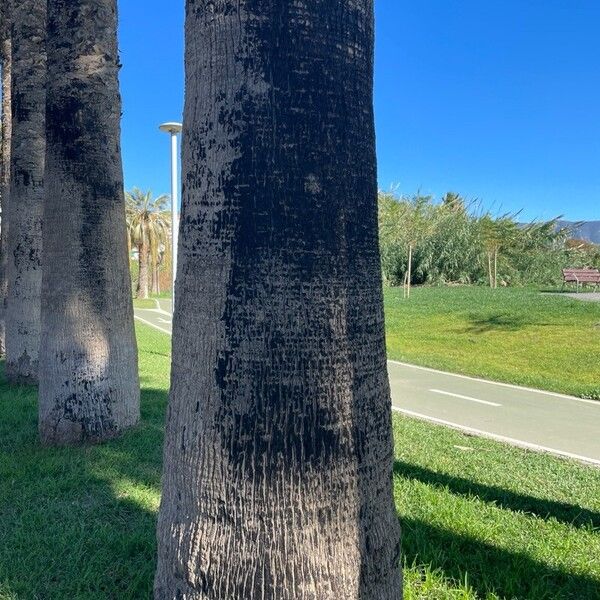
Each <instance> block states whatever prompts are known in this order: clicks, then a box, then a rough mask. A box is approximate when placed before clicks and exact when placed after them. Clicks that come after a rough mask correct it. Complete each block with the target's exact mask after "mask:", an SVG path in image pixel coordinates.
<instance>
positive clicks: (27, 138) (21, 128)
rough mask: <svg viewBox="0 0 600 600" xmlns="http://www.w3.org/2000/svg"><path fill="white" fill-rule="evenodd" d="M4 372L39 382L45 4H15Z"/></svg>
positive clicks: (36, 0)
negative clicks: (10, 200)
mask: <svg viewBox="0 0 600 600" xmlns="http://www.w3.org/2000/svg"><path fill="white" fill-rule="evenodd" d="M13 11H14V15H13V16H14V26H13V34H12V86H13V89H12V99H13V106H12V110H13V121H12V148H11V163H12V164H11V184H10V185H11V187H10V197H11V199H12V202H10V205H9V215H8V216H9V222H10V224H11V226H10V230H9V234H8V273H7V278H8V299H7V310H6V376H7V379H8V380H9V381H11V382H13V383H35V382H37V377H38V351H39V345H40V310H41V306H40V295H41V288H42V266H41V252H42V212H43V205H44V161H45V152H46V131H45V116H46V44H45V38H46V3H45V2H39V0H21V1H20V2H16V3H14V8H13Z"/></svg>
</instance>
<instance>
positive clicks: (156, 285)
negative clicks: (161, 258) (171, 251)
mask: <svg viewBox="0 0 600 600" xmlns="http://www.w3.org/2000/svg"><path fill="white" fill-rule="evenodd" d="M159 277H160V273H159V265H158V261H156V262H155V263H154V264H153V265H152V293H153V294H160V281H159Z"/></svg>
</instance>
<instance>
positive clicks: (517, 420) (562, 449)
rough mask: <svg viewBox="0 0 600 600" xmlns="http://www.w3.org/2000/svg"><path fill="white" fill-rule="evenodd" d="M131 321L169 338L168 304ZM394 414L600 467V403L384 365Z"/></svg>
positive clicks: (144, 311) (161, 302)
mask: <svg viewBox="0 0 600 600" xmlns="http://www.w3.org/2000/svg"><path fill="white" fill-rule="evenodd" d="M156 302H157V305H156V308H155V309H136V310H135V316H136V319H138V320H139V321H140V322H142V323H146V324H147V325H150V326H151V327H154V328H155V329H158V330H159V331H162V332H164V333H166V334H169V335H170V334H171V332H172V328H171V313H170V308H171V307H170V302H171V301H170V300H168V299H165V300H159V301H156ZM388 368H389V375H390V385H391V389H392V404H393V408H394V410H396V411H398V412H401V413H404V414H406V415H409V416H412V417H417V418H420V419H425V420H428V421H431V422H434V423H439V424H441V425H445V426H448V427H454V428H457V429H461V430H463V431H466V432H468V433H472V434H474V435H479V436H484V437H490V438H493V439H497V440H500V441H503V442H508V443H510V444H513V445H516V446H522V447H526V448H531V449H534V450H538V451H545V452H550V453H552V454H556V455H559V456H567V457H571V458H576V459H578V460H582V461H585V462H589V463H593V464H596V465H599V466H600V401H598V402H596V401H593V400H582V399H580V398H574V397H572V396H564V395H561V394H553V393H550V392H543V391H540V390H532V389H528V388H523V387H517V386H513V385H508V384H502V383H494V382H490V381H484V380H481V379H476V378H472V377H464V376H461V375H454V374H451V373H444V372H441V371H436V370H433V369H426V368H423V367H416V366H414V365H409V364H405V363H399V362H396V361H389V362H388Z"/></svg>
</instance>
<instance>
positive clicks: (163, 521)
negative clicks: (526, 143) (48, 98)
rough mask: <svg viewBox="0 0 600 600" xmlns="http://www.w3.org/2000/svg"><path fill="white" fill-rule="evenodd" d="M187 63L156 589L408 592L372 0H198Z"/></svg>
mask: <svg viewBox="0 0 600 600" xmlns="http://www.w3.org/2000/svg"><path fill="white" fill-rule="evenodd" d="M186 69H187V76H186V77H187V79H186V81H187V86H186V106H185V115H184V135H183V173H184V175H183V177H184V180H185V181H186V189H185V192H184V196H183V214H182V220H181V223H182V227H181V232H182V238H181V244H180V247H179V259H180V261H179V268H178V273H177V293H176V296H175V297H176V298H177V301H176V304H177V305H176V310H175V321H174V329H173V331H174V337H173V365H172V376H171V377H172V378H171V384H172V385H171V397H170V407H169V417H168V421H167V432H166V440H165V454H164V459H165V460H164V464H165V470H164V476H163V496H162V504H161V509H160V516H159V524H158V568H157V573H156V579H155V598H157V599H160V600H165V599H168V600H174V599H175V598H180V599H182V600H184V599H185V600H196V599H198V600H199V599H203V600H204V599H209V598H210V599H214V600H216V599H226V598H227V599H230V598H270V599H274V600H292V599H294V600H308V599H310V600H315V599H317V598H318V599H319V600H334V599H335V600H338V599H339V598H344V599H347V600H350V599H358V598H377V599H378V600H391V599H393V600H398V598H399V597H400V595H401V591H400V587H401V578H400V568H399V565H398V548H399V530H398V522H397V517H396V514H395V509H394V505H393V499H392V490H391V472H392V457H393V445H392V437H391V411H390V396H389V385H388V379H387V370H386V355H385V345H384V322H383V302H382V290H381V268H380V257H379V251H378V239H377V213H376V197H377V185H376V170H375V146H374V127H373V112H372V83H371V82H372V76H373V4H372V1H371V0H340V1H339V2H335V3H328V2H327V3H326V2H297V1H294V0H278V1H277V2H275V1H274V0H271V1H269V2H253V1H249V0H245V1H244V0H243V1H241V2H239V1H238V0H223V1H222V2H219V3H214V5H213V6H212V10H211V11H208V10H200V9H199V7H198V5H197V3H196V2H195V1H194V0H188V2H187V20H186ZM207 82H210V85H207Z"/></svg>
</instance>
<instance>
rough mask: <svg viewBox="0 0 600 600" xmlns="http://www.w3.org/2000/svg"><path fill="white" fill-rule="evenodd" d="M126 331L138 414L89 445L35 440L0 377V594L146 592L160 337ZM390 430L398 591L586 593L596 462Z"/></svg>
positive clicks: (582, 596)
mask: <svg viewBox="0 0 600 600" xmlns="http://www.w3.org/2000/svg"><path fill="white" fill-rule="evenodd" d="M417 298H418V296H417ZM138 340H139V348H140V368H141V379H142V385H143V388H144V389H143V394H142V424H141V426H140V427H139V428H137V429H136V430H135V431H132V432H130V433H128V434H127V435H125V436H124V437H123V438H122V439H119V440H115V441H112V442H110V443H107V444H104V445H101V446H95V447H89V448H78V449H64V450H48V449H42V448H40V447H39V445H38V443H37V437H36V407H35V392H34V390H32V389H28V388H20V389H15V388H10V387H8V386H7V385H6V384H4V383H0V599H2V600H9V599H10V600H16V599H19V600H30V599H40V600H55V599H65V600H79V599H86V600H103V599H118V600H125V599H132V600H139V599H144V598H149V597H150V590H151V587H152V578H153V573H154V566H155V563H154V560H155V559H154V554H155V520H156V511H157V509H158V503H159V489H160V471H161V455H162V449H161V446H162V437H163V419H164V411H165V406H166V399H167V392H166V390H167V386H168V371H169V356H168V352H169V345H170V344H169V338H168V337H167V336H166V335H163V334H161V333H159V332H155V331H154V330H152V329H149V328H147V327H145V326H139V327H138ZM2 381H3V379H2ZM394 428H395V436H396V444H397V447H396V463H395V475H394V490H395V495H396V503H397V507H398V513H399V515H400V518H401V520H402V524H403V530H404V540H403V551H404V560H405V562H406V564H407V569H406V571H405V583H406V590H405V598H407V599H408V600H410V599H432V600H442V599H461V600H474V599H476V598H479V599H486V600H490V599H498V598H506V599H507V600H512V599H514V598H519V599H531V600H537V599H547V600H559V599H567V598H569V599H573V600H592V599H594V600H597V599H598V598H599V597H600V560H599V559H598V557H600V533H599V531H600V470H598V469H594V468H591V467H585V466H583V465H579V464H577V463H574V462H569V461H563V460H560V459H556V458H552V457H549V456H544V455H537V454H533V453H529V452H527V451H524V450H520V449H516V448H511V447H508V446H504V445H501V444H498V443H495V442H491V441H487V440H482V439H478V438H473V437H468V436H465V435H463V434H461V433H459V432H456V431H452V430H447V429H444V428H440V427H436V426H433V425H429V424H426V423H423V422H419V421H414V420H411V419H408V418H404V417H399V416H396V417H395V419H394Z"/></svg>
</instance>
